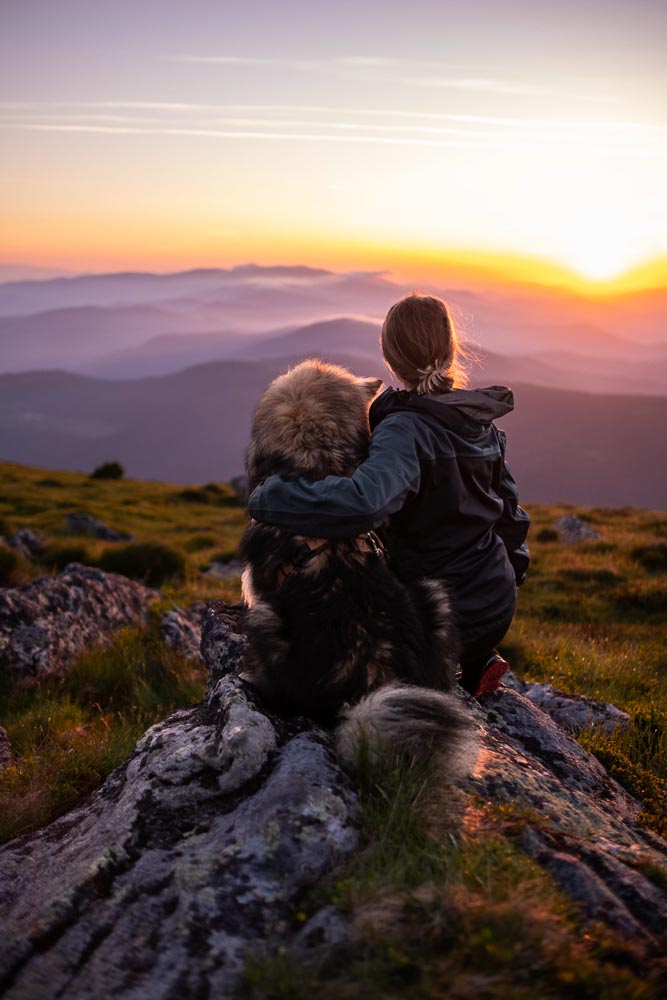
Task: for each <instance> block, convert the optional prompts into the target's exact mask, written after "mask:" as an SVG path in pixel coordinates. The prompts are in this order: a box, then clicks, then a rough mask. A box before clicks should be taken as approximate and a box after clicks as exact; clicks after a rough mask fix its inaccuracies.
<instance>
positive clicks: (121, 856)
mask: <svg viewBox="0 0 667 1000" xmlns="http://www.w3.org/2000/svg"><path fill="white" fill-rule="evenodd" d="M244 650H245V637H244V635H243V611H242V609H241V608H239V607H236V608H230V607H227V606H225V605H223V604H222V603H221V602H219V601H216V602H212V603H211V604H210V605H209V606H208V607H207V609H206V613H205V616H204V622H203V629H202V655H203V657H204V659H205V661H206V663H207V665H208V667H209V684H208V688H207V693H206V698H205V701H204V702H203V703H202V704H201V705H197V706H193V707H191V708H188V709H183V710H181V711H179V712H175V713H174V714H172V715H171V716H170V717H169V718H168V719H166V720H165V721H164V722H162V723H160V724H159V725H157V726H154V727H153V728H152V729H150V730H149V731H148V732H147V733H146V735H145V736H144V737H143V738H142V739H141V740H140V742H139V743H138V745H137V747H136V749H135V751H134V753H133V754H132V755H131V757H130V758H129V760H128V761H127V762H126V763H125V764H123V765H122V766H121V767H120V768H118V769H117V770H116V771H115V772H113V774H111V775H110V776H109V778H108V779H107V780H106V782H105V783H104V785H103V786H102V787H101V788H100V789H99V790H98V791H97V792H96V793H95V794H94V795H93V796H91V797H90V798H89V799H88V800H87V801H86V802H83V803H82V804H81V805H79V806H78V807H77V808H76V809H74V810H72V812H70V813H69V814H67V815H66V816H64V817H62V818H61V819H59V820H56V821H55V822H54V823H52V824H51V825H50V826H48V827H46V828H45V829H44V830H41V831H39V832H37V833H35V834H32V835H30V836H25V837H22V838H19V839H17V840H15V841H13V842H12V843H10V844H8V845H7V846H6V847H4V848H3V849H0V884H1V885H2V887H3V892H2V894H1V895H0V923H1V925H2V927H3V943H2V946H1V947H0V993H2V991H3V990H4V991H5V993H4V995H5V996H6V997H7V998H8V1000H28V998H30V1000H32V998H34V997H40V998H44V1000H49V998H51V997H53V998H55V997H58V996H66V995H67V996H71V997H76V998H77V1000H79V998H83V1000H87V998H91V1000H92V998H93V997H95V998H96V997H97V996H114V997H118V998H121V1000H126V998H129V1000H153V998H156V1000H157V998H160V1000H162V998H165V1000H172V998H173V1000H177V998H178V1000H190V998H192V1000H195V998H199V997H204V996H215V997H217V998H221V1000H224V998H227V997H231V996H233V995H234V993H235V991H236V990H237V989H238V986H239V984H240V980H241V975H242V970H243V966H244V961H245V957H246V956H247V955H248V954H249V953H250V954H252V955H255V956H262V955H268V954H273V953H275V950H276V949H277V948H279V947H280V948H286V949H287V950H288V951H289V952H290V953H291V954H293V955H297V956H299V955H302V954H311V953H312V954H316V955H320V954H321V953H322V951H323V950H324V951H326V950H330V949H332V948H336V947H337V946H339V945H340V944H341V943H344V942H345V941H346V940H347V938H348V930H347V927H346V924H345V919H344V917H343V916H342V915H341V914H340V913H339V912H338V911H337V910H335V909H334V908H332V907H327V908H325V909H324V910H322V911H320V912H319V914H317V915H316V916H315V917H314V918H312V920H311V921H310V922H309V924H308V925H307V926H306V928H304V930H303V931H302V932H301V933H300V934H297V935H294V934H293V933H292V930H291V927H292V923H293V921H292V918H293V915H294V912H295V909H296V908H297V907H298V906H299V896H300V894H301V893H302V891H303V890H304V889H305V888H306V887H308V886H311V885H313V884H314V883H316V882H317V881H318V879H320V878H321V876H322V875H323V874H324V873H325V872H326V871H327V870H328V869H330V868H331V867H332V866H333V865H335V864H336V863H338V862H339V861H340V860H341V859H344V858H345V857H346V856H347V855H348V854H349V852H351V851H353V850H354V848H355V846H356V844H357V839H358V833H357V828H356V822H357V817H358V803H357V798H356V795H355V792H354V789H353V785H352V783H351V781H350V779H349V778H348V777H347V776H346V774H345V773H344V772H343V771H342V769H341V768H340V766H339V764H338V762H337V760H336V758H335V755H334V753H333V751H332V747H331V742H330V734H328V733H326V732H324V731H323V730H321V729H319V728H317V727H314V726H312V725H311V724H310V723H308V721H307V720H303V719H301V720H300V719H292V720H289V721H286V720H280V719H278V718H275V717H273V716H271V715H269V714H267V712H265V711H264V710H262V709H261V708H260V707H259V706H258V704H256V703H255V702H254V700H253V698H252V696H251V694H250V692H249V689H248V688H246V687H245V686H244V683H243V681H242V679H241V676H240V675H241V674H242V670H243V660H244ZM461 697H462V698H463V699H464V701H466V702H467V704H468V706H469V708H470V711H471V726H473V727H477V728H478V729H479V734H480V737H479V738H480V746H481V750H480V753H479V757H478V759H477V763H476V765H475V770H474V772H473V774H472V775H471V776H470V777H469V778H468V779H467V780H466V781H465V782H464V787H463V790H462V791H461V792H460V793H459V795H457V796H456V799H457V801H456V804H455V806H454V807H453V808H455V811H456V814H457V816H458V815H459V812H460V811H461V810H462V811H463V822H464V824H466V823H467V824H468V825H467V829H468V831H469V832H470V833H471V835H472V832H473V831H474V830H475V829H477V830H483V829H484V824H480V823H479V822H478V820H479V815H480V811H482V812H483V813H484V815H485V817H486V818H487V820H488V817H489V816H491V818H492V819H493V816H494V815H495V813H494V810H495V809H496V808H497V807H502V812H501V813H499V815H500V816H501V817H502V819H499V820H498V821H499V822H500V821H502V823H503V827H504V829H505V830H506V831H509V835H515V836H516V839H517V842H518V843H519V844H520V845H521V846H522V847H523V850H524V851H525V852H526V854H527V855H528V856H530V857H531V858H533V859H535V860H536V861H537V862H538V863H539V864H540V865H542V866H543V867H544V868H545V869H546V870H547V871H548V872H550V873H551V875H552V876H553V878H554V879H555V880H556V881H557V882H558V884H559V885H561V886H562V887H563V889H564V890H565V891H566V892H567V893H568V894H569V895H570V896H571V898H572V899H574V900H575V901H576V902H577V903H578V904H579V906H580V907H581V911H582V914H583V916H584V918H585V919H587V920H590V921H595V922H598V921H602V922H603V923H605V924H607V925H608V926H609V927H610V928H612V929H613V930H614V931H616V932H618V933H619V934H622V935H623V936H624V937H625V938H628V939H631V941H632V943H633V948H634V950H635V953H636V954H638V955H640V954H642V953H643V954H645V955H647V956H652V955H655V954H657V953H662V951H664V948H665V945H666V944H667V941H666V928H665V922H664V914H665V912H667V896H666V894H665V892H664V891H663V889H662V888H660V886H659V885H658V884H657V883H656V879H655V873H656V872H662V873H664V874H665V875H667V845H666V844H665V843H664V842H663V841H662V840H660V838H658V837H656V836H654V835H652V834H650V833H648V832H647V831H645V830H644V829H642V827H641V826H640V825H639V822H638V818H639V813H640V805H639V803H637V802H636V801H635V800H634V799H633V798H632V797H631V796H629V795H628V794H627V793H626V792H625V791H623V789H622V788H621V787H620V786H619V785H618V784H617V783H616V782H615V781H614V780H613V779H612V778H611V776H610V775H609V774H608V773H607V772H606V771H605V769H604V768H603V767H602V765H601V764H600V763H599V762H598V761H597V760H596V759H595V758H594V757H592V756H591V755H590V754H589V753H587V752H586V751H585V750H584V749H583V747H581V746H580V745H579V744H578V743H577V742H576V741H575V740H574V739H573V738H572V737H571V736H570V735H568V733H566V732H565V731H564V730H563V729H562V728H561V727H560V726H558V725H557V724H556V723H555V722H554V721H553V720H552V719H551V718H550V717H549V716H548V715H546V714H545V713H544V712H543V711H542V710H541V709H540V708H538V707H537V706H536V705H534V704H533V703H532V702H531V701H529V700H528V699H527V698H525V697H524V696H523V695H521V694H520V693H518V692H516V691H513V690H510V689H505V690H501V691H499V692H497V693H495V694H492V695H487V696H485V697H484V699H483V701H482V703H481V704H478V703H476V702H474V700H473V699H471V698H470V697H469V696H466V695H465V694H463V693H462V695H461ZM459 797H462V801H463V804H462V805H461V803H460V802H459ZM481 835H483V834H481Z"/></svg>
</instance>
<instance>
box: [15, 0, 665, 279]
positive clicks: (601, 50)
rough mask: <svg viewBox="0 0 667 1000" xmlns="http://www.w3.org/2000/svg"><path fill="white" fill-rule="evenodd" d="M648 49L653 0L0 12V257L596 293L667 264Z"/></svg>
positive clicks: (660, 82) (225, 1)
mask: <svg viewBox="0 0 667 1000" xmlns="http://www.w3.org/2000/svg"><path fill="white" fill-rule="evenodd" d="M666 41H667V3H666V2H664V0H653V2H646V0H643V2H642V0H639V2H635V3H628V2H627V0H626V2H623V3H622V2H616V0H588V2H582V0H578V2H575V0H559V2H558V3H556V2H555V0H549V2H539V0H533V2H528V0H525V2H524V0H521V2H517V0H510V2H505V3H499V2H498V0H469V2H466V3H456V4H454V3H449V2H423V0H414V2H411V3H407V2H401V3H398V2H394V0H384V2H381V3H380V2H366V3H364V2H360V0H356V2H349V0H341V2H338V3H336V4H327V5H324V4H317V3H313V2H312V0H311V2H301V0H298V2H295V0H287V2H282V3H280V4H276V3H270V2H256V0H243V2H229V0H218V2H213V0H187V2H185V0H133V2H130V0H113V2H110V0H109V2H100V0H87V2H85V0H77V2H73V0H58V2H57V3H56V2H52V0H51V2H49V0H2V4H1V7H0V80H1V81H2V88H1V92H0V130H1V133H2V136H1V139H0V142H1V144H2V145H1V153H2V167H0V171H2V177H1V180H2V185H3V189H4V191H5V192H6V194H7V196H8V205H9V212H8V213H7V217H6V223H5V227H4V231H3V233H2V245H0V259H2V260H5V261H9V260H19V259H20V260H22V261H25V262H33V263H36V264H40V263H41V264H56V263H58V262H63V263H68V262H69V263H72V264H73V263H75V262H82V261H86V260H90V261H91V262H93V263H94V262H99V263H100V264H101V263H102V262H103V261H105V260H106V261H107V262H109V263H114V262H115V263H117V264H118V263H122V262H123V261H127V262H128V263H130V262H132V261H138V260H140V259H141V260H146V261H149V260H155V262H156V263H159V262H160V261H164V262H167V261H168V260H174V261H175V260H177V259H178V260H182V261H185V260H186V259H190V258H192V259H193V260H194V259H195V258H196V259H197V260H211V261H213V260H216V259H220V260H221V261H222V260H223V259H224V260H231V259H233V258H234V256H236V257H238V258H239V259H241V258H246V259H248V258H249V257H254V258H255V259H262V257H263V256H265V257H266V258H267V259H268V258H271V259H274V258H275V259H278V258H279V257H280V254H281V249H282V251H283V256H284V257H285V259H296V258H299V257H301V258H302V259H304V260H305V256H308V253H310V258H311V259H310V260H308V261H307V262H315V261H316V259H317V258H318V254H319V256H320V259H322V260H324V259H325V258H326V259H328V260H333V259H334V258H335V259H339V260H341V261H342V260H343V259H344V256H345V253H346V252H349V254H350V255H351V259H359V260H361V259H362V257H364V255H365V258H368V257H369V254H371V256H372V253H371V249H370V248H376V250H375V251H373V253H375V255H376V257H377V254H378V253H379V252H380V251H377V248H386V249H387V253H388V254H389V256H391V252H394V251H395V252H398V248H403V249H404V250H405V251H406V252H410V253H413V254H415V255H418V254H419V253H431V254H437V253H438V252H440V251H444V250H451V249H452V248H454V249H456V248H462V249H467V250H484V251H487V252H490V253H516V254H522V255H528V256H535V257H543V258H545V259H547V260H552V261H554V262H556V263H559V264H563V265H566V266H569V267H572V268H573V269H575V270H578V271H579V272H580V273H582V274H587V275H589V276H590V277H597V278H604V277H609V276H612V275H614V274H616V273H619V272H620V271H622V270H624V269H626V268H628V267H631V266H634V265H637V264H639V263H642V262H643V261H645V260H648V259H651V258H655V257H658V256H661V255H663V254H667V208H666V203H665V197H664V194H665V192H664V176H665V159H666V158H667V110H666V107H665V94H666V93H667V69H666V66H667V60H666V59H665V42H666ZM253 249H254V251H255V252H254V253H253ZM355 255H356V256H355ZM365 258H364V259H365ZM369 259H370V258H369ZM376 262H377V263H379V262H380V261H379V260H377V261H376Z"/></svg>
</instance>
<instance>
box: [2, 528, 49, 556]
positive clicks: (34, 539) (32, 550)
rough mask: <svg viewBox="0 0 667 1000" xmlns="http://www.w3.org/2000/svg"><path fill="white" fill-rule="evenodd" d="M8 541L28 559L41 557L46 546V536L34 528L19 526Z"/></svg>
mask: <svg viewBox="0 0 667 1000" xmlns="http://www.w3.org/2000/svg"><path fill="white" fill-rule="evenodd" d="M8 541H9V544H10V545H11V547H12V548H13V549H16V551H17V552H20V553H21V555H22V556H25V558H26V559H39V557H40V556H41V554H42V552H43V551H44V548H45V546H46V542H45V541H44V536H43V535H42V534H41V532H39V531H35V530H34V529H33V528H19V530H18V531H15V532H14V534H13V535H12V536H11V537H10V538H9V540H8Z"/></svg>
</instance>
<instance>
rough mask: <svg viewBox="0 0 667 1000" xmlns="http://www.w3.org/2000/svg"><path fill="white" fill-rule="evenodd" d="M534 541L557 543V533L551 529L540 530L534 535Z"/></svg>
mask: <svg viewBox="0 0 667 1000" xmlns="http://www.w3.org/2000/svg"><path fill="white" fill-rule="evenodd" d="M535 540H536V541H538V542H557V541H558V532H557V531H555V530H554V529H553V528H541V529H540V530H539V531H538V532H537V534H536V535H535Z"/></svg>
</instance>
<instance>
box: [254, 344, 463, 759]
mask: <svg viewBox="0 0 667 1000" xmlns="http://www.w3.org/2000/svg"><path fill="white" fill-rule="evenodd" d="M380 384H381V383H380V382H379V380H375V379H359V378H357V377H355V376H354V375H352V374H351V373H350V372H348V371H346V370H345V369H343V368H339V367H337V366H334V365H327V364H324V363H323V362H320V361H307V362H303V363H302V364H300V365H298V366H297V367H296V368H294V369H292V370H290V371H289V372H287V373H286V374H285V375H281V376H280V377H279V378H277V379H276V380H275V381H274V382H273V383H272V384H271V385H270V386H269V388H268V389H267V391H266V392H265V394H264V395H263V396H262V398H261V399H260V401H259V403H258V405H257V408H256V410H255V414H254V419H253V425H252V436H251V442H250V445H249V448H248V451H247V454H246V471H247V477H248V483H249V487H250V489H252V488H254V486H255V485H256V484H257V483H258V482H260V481H261V480H262V479H264V478H265V477H266V476H269V475H272V474H281V475H288V476H299V475H303V476H307V477H308V478H310V479H321V478H323V477H325V476H327V475H338V476H346V475H351V474H352V472H354V470H355V469H356V468H357V466H358V465H359V464H360V463H361V462H362V461H363V459H364V458H365V456H366V452H367V449H368V444H369V441H370V432H369V425H368V408H369V405H370V402H371V400H372V398H373V397H374V396H375V394H376V393H377V390H378V389H379V387H380ZM240 554H241V557H242V559H243V560H244V562H245V563H246V572H245V574H244V595H245V597H246V600H247V602H248V604H249V605H250V607H249V611H248V613H247V616H246V627H247V633H248V654H247V659H246V665H245V671H244V673H245V676H246V677H247V679H249V680H250V682H251V683H252V684H253V685H254V686H255V687H256V688H257V690H258V691H259V692H260V694H261V695H262V696H263V697H264V698H265V699H266V700H267V701H268V702H269V703H270V704H271V705H272V707H273V708H274V709H276V710H278V711H280V712H282V713H285V714H299V715H307V716H311V717H314V718H317V719H320V720H322V721H325V722H331V721H333V720H334V719H335V718H336V716H337V715H339V713H340V712H341V710H343V708H344V707H345V706H346V705H347V706H349V705H354V704H357V705H358V708H357V709H356V714H355V709H354V708H353V709H352V710H351V712H348V714H347V717H346V722H345V723H344V725H343V726H341V728H340V732H341V734H344V739H342V742H341V743H340V748H341V752H345V753H348V752H349V748H350V747H351V746H352V744H353V742H354V740H353V739H352V736H351V734H352V733H353V732H354V731H355V729H356V728H358V727H359V726H360V727H361V728H363V729H364V730H367V729H368V715H369V711H367V710H366V709H364V707H363V705H364V698H365V696H366V695H367V694H368V693H369V692H373V691H379V690H381V689H382V688H383V687H385V686H386V685H388V684H389V685H391V684H396V683H397V682H398V684H399V687H398V688H396V689H395V691H394V696H393V697H382V698H380V697H379V696H374V695H371V699H373V698H374V701H371V702H369V706H370V705H373V706H375V707H374V710H373V713H371V714H374V718H375V721H376V723H377V726H378V729H377V731H378V732H381V730H382V728H383V721H382V720H383V713H384V716H386V718H385V720H384V721H385V723H386V726H387V731H389V729H391V733H392V740H397V739H398V738H397V734H398V732H399V731H400V728H401V727H400V725H399V726H397V725H396V718H397V713H399V705H400V704H401V703H403V704H405V705H406V709H407V710H408V713H409V715H410V718H409V719H408V718H407V717H406V726H405V727H404V729H403V732H404V734H405V737H406V740H407V743H406V748H408V747H409V746H412V745H413V743H414V738H415V734H416V733H418V732H420V731H421V732H422V734H423V736H424V738H425V739H428V740H430V739H431V738H432V737H433V733H434V732H435V731H436V729H437V726H436V725H435V722H434V720H437V719H440V720H441V722H442V733H443V734H445V733H446V734H447V739H448V740H452V739H454V738H455V731H457V732H458V733H459V742H460V739H461V738H462V735H463V733H464V730H466V728H467V720H464V717H463V715H462V713H461V709H460V707H459V706H458V704H457V700H456V699H455V698H452V697H451V696H447V695H445V694H444V693H436V692H448V691H450V690H451V689H452V687H453V686H454V683H455V680H454V670H455V665H456V660H457V653H458V650H457V640H456V630H455V627H454V625H453V621H452V615H451V612H450V608H449V602H448V598H447V594H446V591H445V590H444V588H443V587H442V586H441V585H440V584H438V583H434V582H433V581H421V582H418V583H416V584H414V585H412V586H410V587H407V586H405V585H404V584H402V583H401V582H400V581H399V580H398V579H397V578H396V577H395V576H394V574H393V573H392V572H391V570H390V568H389V566H388V565H387V562H386V559H385V557H384V554H383V553H382V551H380V550H378V547H377V545H376V544H375V543H374V542H372V541H371V540H370V539H366V538H365V537H364V536H359V537H357V538H354V539H341V540H325V539H316V540H313V539H309V538H307V537H306V536H296V535H291V534H289V533H288V532H287V531H285V530H284V529H282V528H280V527H279V526H277V525H270V524H259V523H251V524H249V525H248V527H247V529H246V531H245V533H244V536H243V539H242V542H241V548H240ZM418 685H419V687H417V686H418ZM424 689H429V690H424ZM392 690H393V689H392ZM406 691H409V692H411V694H410V696H409V697H408V696H407V695H406V693H405V692H406ZM408 706H410V707H409V708H408ZM367 707H368V706H367ZM399 714H400V713H399ZM420 716H421V722H420ZM408 723H409V724H408ZM396 749H400V740H398V741H397V743H396Z"/></svg>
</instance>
